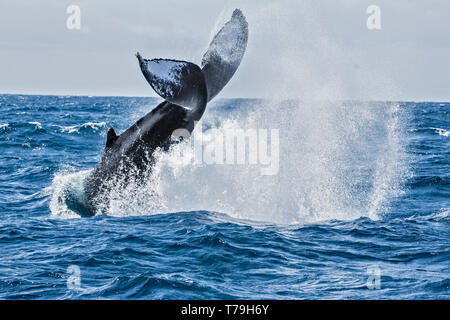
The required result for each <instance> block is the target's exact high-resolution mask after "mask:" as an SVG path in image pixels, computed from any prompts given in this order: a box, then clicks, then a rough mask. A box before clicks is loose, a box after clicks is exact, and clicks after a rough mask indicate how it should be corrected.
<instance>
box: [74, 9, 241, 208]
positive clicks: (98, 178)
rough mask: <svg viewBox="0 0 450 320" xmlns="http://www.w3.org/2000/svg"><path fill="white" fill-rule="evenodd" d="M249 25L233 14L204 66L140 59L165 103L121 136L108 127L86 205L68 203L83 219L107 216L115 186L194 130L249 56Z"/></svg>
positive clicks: (88, 181)
mask: <svg viewBox="0 0 450 320" xmlns="http://www.w3.org/2000/svg"><path fill="white" fill-rule="evenodd" d="M247 40H248V24H247V21H246V19H245V16H244V15H243V13H242V12H241V11H240V10H239V9H236V10H234V12H233V14H232V17H231V19H230V20H229V21H228V22H226V23H225V25H224V26H223V27H222V28H221V29H220V30H219V31H218V33H217V34H216V35H215V36H214V37H213V39H212V41H211V42H210V44H209V47H208V49H207V51H206V53H205V54H204V55H203V58H202V61H201V66H197V65H196V64H194V63H191V62H187V61H180V60H170V59H152V60H148V59H144V58H143V57H142V56H141V55H140V54H139V53H137V54H136V57H137V59H138V62H139V66H140V69H141V71H142V73H143V75H144V77H145V79H146V80H147V81H148V83H149V84H150V86H151V87H152V88H153V90H154V91H155V92H156V93H157V94H158V95H159V96H160V97H162V98H163V99H164V101H163V102H162V103H160V104H159V105H158V106H156V107H155V108H154V109H153V110H151V111H150V112H149V113H147V114H146V115H145V116H144V117H142V118H141V119H139V120H138V121H136V123H134V124H133V125H132V126H131V127H130V128H128V129H127V130H125V131H124V132H123V133H121V134H120V135H117V134H116V132H115V130H114V129H113V128H109V130H108V133H107V138H106V145H105V148H104V151H103V154H102V156H101V159H100V161H99V162H98V164H97V165H96V167H95V168H94V169H93V170H92V171H91V172H90V173H89V175H88V176H87V177H86V179H85V181H84V191H85V201H84V204H83V205H80V204H79V203H78V204H75V203H73V202H71V201H70V200H68V205H69V207H72V208H73V207H75V208H76V211H78V212H79V213H80V215H83V216H93V215H96V214H98V213H103V212H102V211H103V209H102V208H104V207H105V201H108V200H107V199H108V194H109V192H110V190H111V181H114V179H115V178H117V177H120V178H121V182H122V183H123V184H125V185H126V183H127V181H128V180H129V178H130V177H133V178H139V174H140V173H142V172H143V171H145V170H146V169H148V168H149V167H150V168H151V166H152V165H153V164H154V162H155V159H154V156H153V153H154V151H155V150H157V149H162V150H166V151H167V150H168V149H169V148H170V146H171V145H172V144H173V143H176V141H175V140H174V139H172V134H173V133H174V131H175V130H179V129H184V130H187V131H188V132H189V133H191V132H192V130H194V126H195V124H196V122H197V121H199V120H200V118H201V117H202V115H203V113H204V112H205V109H206V105H207V103H208V102H209V101H211V100H212V99H213V98H214V97H215V96H216V95H217V94H218V93H219V92H220V91H221V90H222V89H223V88H224V87H225V85H226V84H227V83H228V82H229V80H230V79H231V78H232V76H233V75H234V73H235V72H236V70H237V68H238V66H239V64H240V63H241V61H242V58H243V56H244V53H245V49H246V46H247Z"/></svg>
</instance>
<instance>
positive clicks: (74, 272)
mask: <svg viewBox="0 0 450 320" xmlns="http://www.w3.org/2000/svg"><path fill="white" fill-rule="evenodd" d="M67 273H68V274H69V275H70V276H69V277H68V278H67V289H69V290H74V291H77V290H81V270H80V267H79V266H77V265H71V266H69V267H67Z"/></svg>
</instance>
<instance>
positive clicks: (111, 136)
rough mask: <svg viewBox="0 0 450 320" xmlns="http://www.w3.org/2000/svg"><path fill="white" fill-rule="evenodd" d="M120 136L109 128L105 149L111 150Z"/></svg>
mask: <svg viewBox="0 0 450 320" xmlns="http://www.w3.org/2000/svg"><path fill="white" fill-rule="evenodd" d="M117 138H118V136H117V135H116V132H115V131H114V129H113V128H109V130H108V134H107V135H106V146H105V148H110V147H111V146H112V145H113V144H114V142H116V140H117Z"/></svg>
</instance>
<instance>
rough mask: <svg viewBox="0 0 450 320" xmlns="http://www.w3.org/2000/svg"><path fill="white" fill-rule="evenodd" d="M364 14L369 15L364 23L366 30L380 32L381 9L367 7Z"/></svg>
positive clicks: (373, 6)
mask: <svg viewBox="0 0 450 320" xmlns="http://www.w3.org/2000/svg"><path fill="white" fill-rule="evenodd" d="M366 13H367V14H368V15H369V17H368V18H367V21H366V26H367V29H369V30H381V9H380V7H379V6H377V5H374V4H372V5H370V6H368V7H367V10H366Z"/></svg>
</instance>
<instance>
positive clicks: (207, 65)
mask: <svg viewBox="0 0 450 320" xmlns="http://www.w3.org/2000/svg"><path fill="white" fill-rule="evenodd" d="M247 41H248V23H247V21H246V20H245V16H244V14H243V13H242V11H241V10H239V9H236V10H234V12H233V15H232V17H231V19H230V20H229V21H228V22H227V23H225V25H224V26H223V27H222V29H220V30H219V32H217V34H216V35H215V36H214V38H213V40H212V41H211V43H210V44H209V47H208V50H207V51H206V53H205V54H204V55H203V59H202V63H201V67H202V70H203V74H204V75H205V80H206V87H207V92H208V101H211V99H212V98H214V97H215V96H216V95H217V94H218V93H219V92H220V91H221V90H222V89H223V88H224V87H225V85H226V84H227V83H228V81H230V79H231V77H232V76H233V75H234V73H235V72H236V70H237V68H238V67H239V64H240V63H241V61H242V58H243V57H244V53H245V49H246V47H247Z"/></svg>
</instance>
